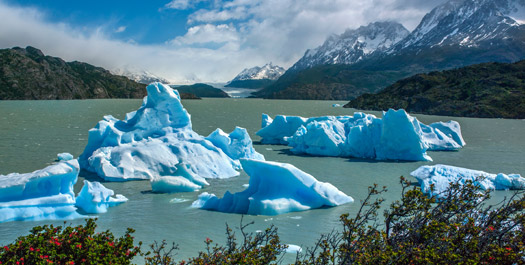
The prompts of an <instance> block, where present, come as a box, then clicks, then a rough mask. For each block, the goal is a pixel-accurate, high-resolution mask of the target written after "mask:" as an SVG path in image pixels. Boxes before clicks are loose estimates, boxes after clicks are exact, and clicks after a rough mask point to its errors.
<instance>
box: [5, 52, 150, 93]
mask: <svg viewBox="0 0 525 265" xmlns="http://www.w3.org/2000/svg"><path fill="white" fill-rule="evenodd" d="M145 87H146V86H145V85H143V84H139V83H137V82H134V81H131V80H129V79H128V78H126V77H123V76H116V75H113V74H111V73H110V72H109V71H107V70H105V69H103V68H100V67H96V66H93V65H90V64H87V63H82V62H76V61H75V62H65V61H64V60H62V59H60V58H57V57H51V56H45V55H44V54H43V53H42V51H40V50H38V49H36V48H33V47H30V46H28V47H27V48H25V49H23V48H19V47H15V48H12V49H1V50H0V100H11V99H88V98H142V97H144V96H145V95H146V89H145Z"/></svg>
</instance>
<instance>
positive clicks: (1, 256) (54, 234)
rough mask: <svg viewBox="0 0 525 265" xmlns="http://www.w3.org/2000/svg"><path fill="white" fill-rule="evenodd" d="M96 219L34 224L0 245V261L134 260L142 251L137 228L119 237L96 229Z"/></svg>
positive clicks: (86, 262)
mask: <svg viewBox="0 0 525 265" xmlns="http://www.w3.org/2000/svg"><path fill="white" fill-rule="evenodd" d="M95 221H96V219H86V224H85V225H79V226H77V227H71V226H67V227H64V228H63V227H62V226H57V227H54V226H53V225H50V226H48V225H44V226H43V227H41V226H37V227H34V228H33V229H32V230H31V234H29V235H27V236H21V237H19V238H18V239H17V240H16V242H14V243H12V244H10V245H7V246H4V247H3V248H2V249H0V264H31V265H32V264H55V263H56V264H130V262H131V260H132V259H133V258H134V257H135V256H136V255H137V254H140V243H139V246H134V244H133V237H132V236H131V234H132V233H133V232H134V230H133V229H131V228H128V230H127V232H126V234H125V235H124V236H123V237H120V238H115V237H114V236H113V234H112V233H111V232H110V231H109V230H107V231H105V232H102V233H95V228H96V227H97V225H96V222H95Z"/></svg>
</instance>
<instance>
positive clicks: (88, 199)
mask: <svg viewBox="0 0 525 265" xmlns="http://www.w3.org/2000/svg"><path fill="white" fill-rule="evenodd" d="M114 194H115V192H114V191H113V190H110V189H108V188H106V187H104V186H103V185H102V184H101V183H100V182H90V181H87V180H84V187H82V190H81V191H80V193H79V194H78V196H77V198H76V202H75V206H77V207H78V208H79V209H82V211H84V212H85V213H88V214H96V213H105V212H107V211H108V207H112V206H116V205H119V204H121V203H123V202H126V201H128V198H126V197H124V196H123V195H120V194H117V195H115V197H112V196H113V195H114Z"/></svg>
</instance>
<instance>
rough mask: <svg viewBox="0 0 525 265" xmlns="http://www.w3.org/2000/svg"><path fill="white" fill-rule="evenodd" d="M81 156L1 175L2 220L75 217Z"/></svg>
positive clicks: (0, 221)
mask: <svg viewBox="0 0 525 265" xmlns="http://www.w3.org/2000/svg"><path fill="white" fill-rule="evenodd" d="M78 172H79V165H78V162H77V160H70V161H65V162H60V163H58V164H54V165H51V166H48V167H46V168H44V169H40V170H36V171H34V172H32V173H25V174H19V173H11V174H8V175H5V176H4V175H0V223H2V222H8V221H27V220H45V219H73V218H78V217H80V215H79V214H78V213H77V208H76V207H75V193H74V191H73V186H74V185H75V183H76V182H77V176H78Z"/></svg>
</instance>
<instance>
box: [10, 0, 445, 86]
mask: <svg viewBox="0 0 525 265" xmlns="http://www.w3.org/2000/svg"><path fill="white" fill-rule="evenodd" d="M444 1H445V0H431V1H420V0H368V1H362V0H228V1H221V0H212V1H206V0H151V1H138V0H128V1H124V0H109V1H108V0H105V1H100V0H90V1H85V0H73V1H72V0H69V1H65V0H52V1H35V0H0V17H2V18H3V19H2V21H1V22H0V23H1V24H2V25H1V26H0V48H11V47H13V46H21V47H25V46H27V45H31V46H34V47H37V48H39V49H41V50H42V51H43V52H44V53H45V54H48V55H51V56H58V57H62V58H64V59H65V60H67V61H71V60H79V61H85V62H88V63H91V64H94V65H97V66H102V67H105V68H107V69H109V70H114V71H117V70H129V71H133V72H139V71H148V72H151V73H154V74H156V75H158V76H161V77H164V78H167V79H168V80H170V81H171V82H172V83H192V82H226V81H228V80H230V79H232V78H233V77H234V76H235V75H236V74H237V73H239V72H240V71H241V70H242V69H244V68H247V67H253V66H256V65H259V66H260V65H263V64H265V63H268V62H273V63H274V64H278V65H281V66H283V67H289V66H291V65H292V64H293V63H295V62H296V61H297V60H298V59H299V58H300V57H301V56H302V55H303V54H304V52H305V51H306V49H308V48H315V47H317V46H319V45H320V44H322V43H323V41H324V40H325V39H326V38H327V37H328V36H329V35H330V34H340V33H342V32H343V31H344V30H345V29H347V28H357V27H359V26H361V25H366V24H368V23H371V22H375V21H385V20H392V21H397V22H400V23H402V24H403V25H405V27H407V28H408V29H409V30H412V29H413V28H415V27H416V26H417V24H418V23H419V21H420V20H421V18H422V17H423V15H424V14H426V13H427V12H428V11H430V10H431V9H432V8H433V7H435V6H436V5H438V4H440V3H442V2H444Z"/></svg>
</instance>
